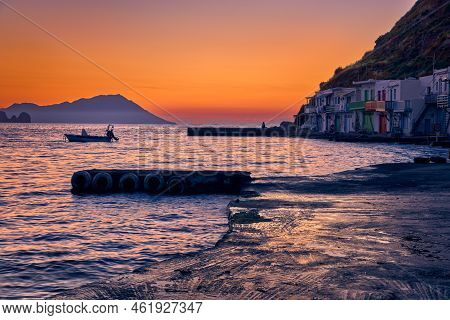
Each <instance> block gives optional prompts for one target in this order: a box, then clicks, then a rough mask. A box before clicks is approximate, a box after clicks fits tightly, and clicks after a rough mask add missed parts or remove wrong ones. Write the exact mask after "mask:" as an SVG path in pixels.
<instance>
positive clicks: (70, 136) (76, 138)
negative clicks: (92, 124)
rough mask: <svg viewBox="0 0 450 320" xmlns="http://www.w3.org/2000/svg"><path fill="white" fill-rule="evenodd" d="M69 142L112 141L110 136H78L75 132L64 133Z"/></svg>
mask: <svg viewBox="0 0 450 320" xmlns="http://www.w3.org/2000/svg"><path fill="white" fill-rule="evenodd" d="M64 136H65V137H66V138H67V140H68V141H69V142H112V138H109V137H105V136H103V137H102V136H80V135H75V134H65V135H64Z"/></svg>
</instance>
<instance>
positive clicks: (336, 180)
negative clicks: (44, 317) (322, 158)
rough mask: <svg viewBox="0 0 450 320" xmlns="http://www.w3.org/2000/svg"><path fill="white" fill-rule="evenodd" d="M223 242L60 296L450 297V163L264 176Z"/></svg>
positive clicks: (232, 212) (231, 215)
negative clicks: (334, 172) (301, 175)
mask: <svg viewBox="0 0 450 320" xmlns="http://www.w3.org/2000/svg"><path fill="white" fill-rule="evenodd" d="M250 187H251V189H252V190H254V191H256V192H258V193H259V194H260V195H259V196H256V194H252V193H251V192H246V193H244V194H243V196H241V197H240V198H239V200H235V201H232V202H231V203H230V204H229V206H228V209H227V211H228V213H227V214H228V220H229V230H228V232H227V233H226V234H224V235H223V237H222V238H221V239H220V240H219V241H218V242H217V243H216V244H215V245H214V247H212V248H209V249H205V250H202V251H198V252H195V253H189V254H185V255H181V256H179V257H175V258H171V259H169V260H165V261H161V262H157V263H155V264H152V265H150V266H148V267H146V268H143V269H141V270H139V271H136V272H134V273H131V274H125V275H122V276H117V277H113V278H111V279H109V280H106V281H102V282H97V283H93V284H89V285H85V286H82V287H80V288H77V289H74V290H69V291H67V292H64V293H62V294H60V295H59V296H57V298H58V299H160V300H166V299H180V300H184V299H196V300H199V299H205V300H208V299H448V298H450V281H449V280H448V275H449V273H448V270H450V262H449V261H450V250H449V249H448V248H447V244H448V240H449V239H450V209H447V208H446V206H447V202H448V200H447V199H448V197H449V196H450V165H448V164H442V165H440V164H428V165H419V164H385V165H377V166H372V167H367V168H361V169H356V170H351V171H345V172H341V173H337V174H332V175H328V176H323V177H312V178H306V177H301V178H299V177H286V178H273V179H268V178H264V179H257V180H256V181H255V183H254V184H253V185H251V186H250Z"/></svg>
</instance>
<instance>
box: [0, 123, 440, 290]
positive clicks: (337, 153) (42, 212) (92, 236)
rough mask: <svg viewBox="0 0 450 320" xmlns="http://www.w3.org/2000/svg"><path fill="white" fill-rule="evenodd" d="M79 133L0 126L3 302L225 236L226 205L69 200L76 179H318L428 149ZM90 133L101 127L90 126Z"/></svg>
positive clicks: (203, 199) (151, 130)
mask: <svg viewBox="0 0 450 320" xmlns="http://www.w3.org/2000/svg"><path fill="white" fill-rule="evenodd" d="M82 127H83V126H81V125H50V124H47V125H41V124H31V125H17V124H16V125H11V124H2V125H0V150H1V161H0V210H1V214H2V220H1V221H0V297H1V298H19V297H22V298H44V297H48V296H49V295H51V294H54V293H56V292H59V291H60V290H61V289H64V288H71V287H75V286H78V285H81V284H83V283H86V282H90V281H93V280H97V279H101V278H105V277H109V276H111V274H118V273H123V272H128V271H131V270H134V269H136V268H138V267H140V266H143V265H146V264H148V263H149V262H152V261H155V260H161V259H164V258H167V257H169V256H171V255H174V254H178V253H182V252H187V251H195V250H198V249H201V248H205V247H208V246H211V245H212V244H213V243H215V241H217V240H218V239H219V237H220V236H221V235H222V234H223V232H224V231H225V230H226V227H227V225H226V224H227V221H226V217H225V215H224V208H225V207H226V205H227V203H228V202H229V201H230V200H231V198H230V197H229V196H193V197H162V198H157V199H154V198H152V197H149V196H148V195H144V194H133V195H114V196H102V197H97V196H86V197H79V196H74V195H72V194H71V193H70V177H71V175H72V173H73V172H74V171H77V170H81V169H87V168H90V169H93V168H98V169H108V168H110V169H119V168H127V169H138V168H146V169H152V168H158V169H161V168H166V169H170V168H172V169H221V170H225V169H230V170H231V169H232V170H247V171H251V172H252V173H253V176H255V177H268V176H274V175H275V176H277V175H278V176H285V175H323V174H328V173H332V172H337V171H342V170H346V169H352V168H356V167H361V166H366V165H370V164H374V163H382V162H400V161H409V160H411V159H412V157H414V156H418V155H423V154H430V153H432V154H439V155H445V153H446V152H445V150H441V149H432V148H429V147H417V146H399V145H370V144H346V143H332V142H328V141H319V140H304V139H290V138H262V137H254V138H217V137H216V138H214V137H187V136H186V130H185V129H184V128H178V127H160V126H141V127H137V126H116V131H115V132H116V134H117V135H118V136H119V137H120V138H121V140H120V142H119V143H113V144H107V143H98V144H94V145H93V144H76V143H75V144H72V143H66V142H64V141H63V134H64V133H67V132H74V131H75V132H78V131H79V130H81V128H82ZM85 128H86V129H87V130H88V131H89V132H91V133H92V134H94V133H96V132H97V133H100V134H101V133H102V132H103V130H104V126H97V125H87V126H85Z"/></svg>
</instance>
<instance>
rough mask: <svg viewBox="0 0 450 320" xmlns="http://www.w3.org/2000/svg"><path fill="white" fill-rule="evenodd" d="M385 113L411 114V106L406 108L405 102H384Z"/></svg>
mask: <svg viewBox="0 0 450 320" xmlns="http://www.w3.org/2000/svg"><path fill="white" fill-rule="evenodd" d="M386 111H388V112H412V108H411V106H410V105H409V106H407V105H406V102H405V101H386Z"/></svg>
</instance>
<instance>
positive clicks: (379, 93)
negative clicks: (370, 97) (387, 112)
mask: <svg viewBox="0 0 450 320" xmlns="http://www.w3.org/2000/svg"><path fill="white" fill-rule="evenodd" d="M377 93H378V101H381V91H380V90H378V92H377Z"/></svg>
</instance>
